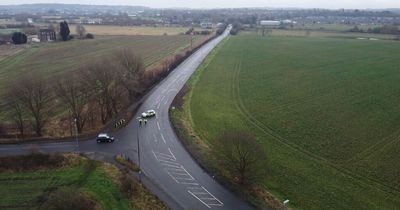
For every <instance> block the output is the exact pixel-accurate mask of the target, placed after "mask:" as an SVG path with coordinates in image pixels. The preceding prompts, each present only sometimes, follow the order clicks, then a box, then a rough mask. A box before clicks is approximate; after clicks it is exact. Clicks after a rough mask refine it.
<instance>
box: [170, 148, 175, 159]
mask: <svg viewBox="0 0 400 210" xmlns="http://www.w3.org/2000/svg"><path fill="white" fill-rule="evenodd" d="M168 151H169V153H171V155H172V157H174V159H175V160H176V157H175V155H174V153H172V151H171V149H170V148H169V147H168Z"/></svg>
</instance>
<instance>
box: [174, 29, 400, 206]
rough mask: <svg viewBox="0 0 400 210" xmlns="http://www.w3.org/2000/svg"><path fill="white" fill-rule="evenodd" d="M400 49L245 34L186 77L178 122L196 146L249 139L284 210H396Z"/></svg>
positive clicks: (399, 193)
mask: <svg viewBox="0 0 400 210" xmlns="http://www.w3.org/2000/svg"><path fill="white" fill-rule="evenodd" d="M312 33H313V32H312ZM312 33H311V34H312ZM399 45H400V42H397V41H384V40H379V41H370V40H357V39H343V38H332V37H321V36H320V37H293V36H283V35H278V34H275V35H273V36H269V37H261V36H257V35H255V34H254V33H253V34H252V33H250V32H247V33H243V35H239V36H235V37H231V38H230V39H229V40H228V41H227V42H225V43H224V44H223V46H222V48H221V49H220V50H218V52H217V54H216V55H215V56H213V59H212V60H211V62H210V63H209V64H208V65H207V67H206V68H200V69H199V70H200V73H197V74H196V75H195V76H193V77H192V79H191V81H190V82H189V84H194V85H192V88H191V92H189V93H188V94H187V95H186V97H185V104H184V106H183V107H184V114H182V115H180V117H184V118H186V119H184V120H186V121H189V122H191V125H190V126H191V127H192V128H193V130H194V131H195V133H196V134H195V136H197V137H198V138H199V139H200V140H202V143H204V144H209V142H211V141H212V140H213V139H214V138H215V137H216V136H217V134H218V133H219V132H220V131H221V130H224V129H227V130H237V129H239V130H247V131H248V132H250V133H253V134H255V135H256V136H257V139H258V141H259V142H260V143H262V144H263V146H264V149H265V152H266V153H267V155H268V157H269V161H268V163H269V165H270V166H269V168H268V170H269V174H268V176H267V177H265V180H264V182H263V184H264V187H265V189H267V190H268V191H269V192H271V193H272V194H273V195H275V196H277V197H278V198H279V199H280V200H284V199H289V200H290V206H291V207H292V208H295V209H396V207H398V206H400V183H399V180H398V174H399V172H400V171H399V168H400V165H399V163H400V161H399V156H398V155H396V154H397V153H396V151H399V146H400V145H399V144H398V140H397V139H398V136H399V135H398V133H399V126H398V125H397V123H396V122H397V121H398V119H399V118H400V115H399V113H400V112H399V109H400V106H398V105H397V102H398V99H399V95H398V94H397V93H398V92H399V91H400V85H398V81H399V79H400V78H399V77H400V74H398V72H399V70H400V69H399V68H400V61H399V59H398V57H397V55H398V53H399V49H400V48H399ZM194 81H196V82H194ZM204 158H206V159H207V158H208V159H210V158H211V157H209V156H205V157H204ZM214 167H216V168H218V167H221V166H217V165H214ZM254 203H257V201H254ZM259 205H260V204H259Z"/></svg>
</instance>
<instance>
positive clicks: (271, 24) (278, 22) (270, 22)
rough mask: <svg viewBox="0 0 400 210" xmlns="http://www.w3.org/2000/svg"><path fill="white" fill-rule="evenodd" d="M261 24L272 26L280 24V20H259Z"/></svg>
mask: <svg viewBox="0 0 400 210" xmlns="http://www.w3.org/2000/svg"><path fill="white" fill-rule="evenodd" d="M260 25H261V26H269V27H274V26H280V25H281V21H276V20H262V21H260Z"/></svg>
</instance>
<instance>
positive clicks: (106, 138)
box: [96, 133, 114, 143]
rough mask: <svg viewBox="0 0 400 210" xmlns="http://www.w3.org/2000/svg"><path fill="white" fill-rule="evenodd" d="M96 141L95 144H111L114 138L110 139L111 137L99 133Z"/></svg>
mask: <svg viewBox="0 0 400 210" xmlns="http://www.w3.org/2000/svg"><path fill="white" fill-rule="evenodd" d="M96 140H97V143H101V142H108V143H111V142H114V137H112V136H110V135H108V134H106V133H100V134H99V135H98V136H97V139H96Z"/></svg>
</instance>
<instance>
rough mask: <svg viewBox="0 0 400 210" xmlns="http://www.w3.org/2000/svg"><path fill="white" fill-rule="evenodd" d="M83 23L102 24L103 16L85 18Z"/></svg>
mask: <svg viewBox="0 0 400 210" xmlns="http://www.w3.org/2000/svg"><path fill="white" fill-rule="evenodd" d="M81 22H82V23H83V24H92V25H100V24H103V19H102V18H85V19H84V20H82V21H81Z"/></svg>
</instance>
